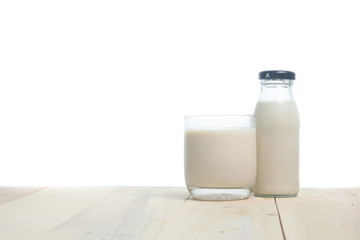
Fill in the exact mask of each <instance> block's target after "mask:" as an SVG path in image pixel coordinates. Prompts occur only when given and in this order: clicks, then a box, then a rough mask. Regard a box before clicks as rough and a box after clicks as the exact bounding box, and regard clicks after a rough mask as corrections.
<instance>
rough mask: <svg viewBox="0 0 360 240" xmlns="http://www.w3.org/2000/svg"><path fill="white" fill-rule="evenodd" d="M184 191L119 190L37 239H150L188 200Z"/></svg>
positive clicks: (173, 189) (130, 188)
mask: <svg viewBox="0 0 360 240" xmlns="http://www.w3.org/2000/svg"><path fill="white" fill-rule="evenodd" d="M188 195H189V194H188V192H187V190H186V189H185V188H174V187H156V188H150V187H123V188H121V189H119V190H117V191H116V192H114V193H112V194H111V195H109V196H107V197H106V198H104V199H103V200H101V201H99V202H97V203H96V204H94V205H92V206H90V207H88V208H86V209H84V210H83V211H81V212H79V213H78V214H76V215H75V216H73V217H72V218H70V219H69V220H67V221H66V222H64V223H63V224H61V225H59V226H57V227H56V228H54V229H52V230H51V231H50V232H48V233H47V234H45V235H43V236H42V237H41V238H39V240H41V239H43V240H48V239H52V240H60V239H61V240H73V239H81V240H85V239H107V240H109V239H121V240H127V239H136V240H138V239H139V240H141V239H144V240H145V239H146V240H151V239H154V238H155V236H156V235H157V234H158V233H159V232H160V231H161V230H162V229H163V228H164V227H165V226H166V225H167V224H168V221H169V219H170V218H171V217H172V216H173V215H174V214H175V213H176V211H177V210H178V209H179V208H180V207H181V206H182V205H183V204H184V202H185V200H186V198H187V197H188Z"/></svg>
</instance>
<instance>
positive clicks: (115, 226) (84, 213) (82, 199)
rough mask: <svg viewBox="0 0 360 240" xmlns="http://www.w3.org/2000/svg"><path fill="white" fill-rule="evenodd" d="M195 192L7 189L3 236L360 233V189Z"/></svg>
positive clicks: (153, 238) (68, 238)
mask: <svg viewBox="0 0 360 240" xmlns="http://www.w3.org/2000/svg"><path fill="white" fill-rule="evenodd" d="M188 196H189V194H188V192H187V190H186V189H185V188H174V187H50V188H46V189H43V188H0V240H33V239H36V240H49V239H50V240H90V239H94V240H95V239H96V240H112V239H116V240H117V239H121V240H130V239H135V240H180V239H181V240H182V239H186V240H194V239H196V240H198V239H200V240H201V239H206V240H212V239H214V240H215V239H216V240H218V239H219V240H221V239H227V240H231V239H271V240H273V239H275V240H277V239H279V240H280V239H285V238H286V239H287V240H293V239H294V240H296V239H307V240H308V239H309V240H311V239H316V240H318V239H326V240H328V239H330V240H331V239H350V240H351V239H359V236H360V188H352V189H344V188H342V189H302V190H301V191H300V194H299V196H298V197H297V198H286V199H282V198H278V199H276V201H274V199H272V198H256V197H253V196H252V197H250V198H249V199H246V200H240V201H224V202H206V201H196V200H192V199H188ZM278 213H280V216H279V215H278ZM280 219H281V223H282V224H280ZM281 226H282V227H283V232H284V237H285V238H284V237H283V235H282V229H281Z"/></svg>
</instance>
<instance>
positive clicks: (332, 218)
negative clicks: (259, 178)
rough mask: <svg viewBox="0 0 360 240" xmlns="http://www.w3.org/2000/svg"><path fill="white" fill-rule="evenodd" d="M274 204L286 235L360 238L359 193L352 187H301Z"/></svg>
mask: <svg viewBox="0 0 360 240" xmlns="http://www.w3.org/2000/svg"><path fill="white" fill-rule="evenodd" d="M277 204H278V208H279V212H280V216H281V220H282V225H283V227H284V232H285V236H286V238H287V239H291V240H296V239H299V240H300V239H301V240H302V239H307V240H311V239H316V240H318V239H326V240H331V239H346V240H351V239H354V240H355V239H356V240H357V239H359V236H360V197H359V196H358V195H357V194H356V193H354V191H353V190H352V189H302V190H300V193H299V196H298V197H297V198H288V199H285V198H284V199H281V198H278V199H277Z"/></svg>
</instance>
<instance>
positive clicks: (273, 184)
mask: <svg viewBox="0 0 360 240" xmlns="http://www.w3.org/2000/svg"><path fill="white" fill-rule="evenodd" d="M259 78H260V80H261V94H260V97H259V100H258V103H257V105H256V108H255V113H254V115H255V116H256V139H257V140H256V141H257V175H256V184H255V196H258V197H295V196H297V194H298V191H299V126H300V121H299V112H298V109H297V106H296V103H295V100H294V98H293V95H292V84H293V81H294V80H295V73H293V72H290V71H263V72H260V74H259Z"/></svg>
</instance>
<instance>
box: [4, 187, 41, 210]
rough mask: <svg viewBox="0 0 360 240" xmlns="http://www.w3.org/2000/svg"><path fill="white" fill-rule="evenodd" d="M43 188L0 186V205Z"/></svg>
mask: <svg viewBox="0 0 360 240" xmlns="http://www.w3.org/2000/svg"><path fill="white" fill-rule="evenodd" d="M43 189H45V187H0V206H1V205H4V204H6V203H9V202H11V201H14V200H17V199H19V198H22V197H25V196H27V195H30V194H32V193H35V192H38V191H41V190H43Z"/></svg>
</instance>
